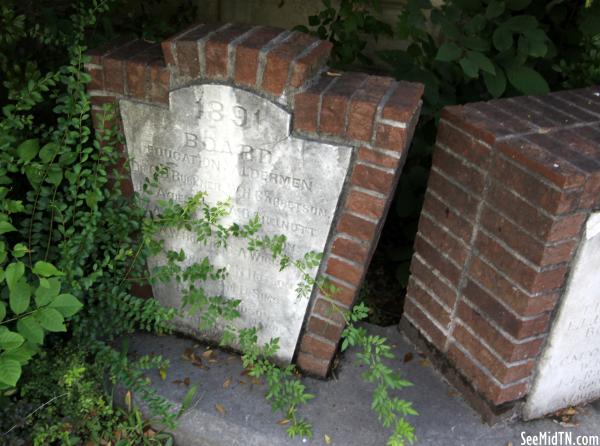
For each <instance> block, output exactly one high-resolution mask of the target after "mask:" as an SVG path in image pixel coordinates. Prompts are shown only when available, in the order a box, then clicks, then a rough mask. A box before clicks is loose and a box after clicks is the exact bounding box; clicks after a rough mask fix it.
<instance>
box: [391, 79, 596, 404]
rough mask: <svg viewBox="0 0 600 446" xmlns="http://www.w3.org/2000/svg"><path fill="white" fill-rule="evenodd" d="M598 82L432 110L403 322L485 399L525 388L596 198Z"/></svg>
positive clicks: (511, 396) (502, 398)
mask: <svg viewBox="0 0 600 446" xmlns="http://www.w3.org/2000/svg"><path fill="white" fill-rule="evenodd" d="M599 91H600V89H598V88H589V89H583V90H575V91H567V92H558V93H552V94H550V95H547V96H540V97H520V98H514V99H503V100H495V101H490V102H486V103H474V104H468V105H465V106H455V107H447V108H446V109H445V110H444V111H443V113H442V118H441V121H440V126H439V132H438V137H437V144H436V148H435V153H434V160H433V169H432V171H431V176H430V178H429V183H428V188H427V192H426V197H425V203H424V207H423V212H422V215H421V218H420V222H419V232H418V235H417V239H416V243H415V255H414V258H413V260H412V263H411V273H412V274H411V278H410V283H409V287H408V292H407V298H406V304H405V309H404V316H403V320H402V323H401V325H402V326H403V327H404V328H405V331H406V332H407V333H408V334H409V335H411V336H412V337H413V338H414V339H418V338H419V337H421V338H422V337H424V338H425V339H426V341H427V343H428V344H429V348H430V351H431V352H433V353H441V355H443V356H444V357H445V358H447V360H448V361H449V362H450V363H451V365H452V366H453V367H454V369H455V370H456V371H458V373H459V375H460V376H461V377H462V378H463V380H465V379H466V381H467V382H468V383H469V386H470V387H471V388H472V389H474V390H475V392H476V394H477V397H478V398H482V399H483V400H484V401H485V402H486V403H487V405H488V407H491V408H492V409H494V410H496V409H498V408H500V407H501V406H502V405H503V404H505V403H510V402H514V401H515V400H518V399H520V398H522V397H523V396H524V395H526V394H527V392H528V390H529V386H530V381H531V377H532V372H533V371H534V367H535V366H536V361H537V358H538V355H539V354H540V352H541V349H542V347H543V345H544V342H545V340H546V336H547V333H548V330H549V327H550V324H551V321H552V317H553V310H554V309H555V307H556V304H557V301H558V299H559V298H560V296H561V293H562V291H563V286H564V284H565V282H566V278H567V275H568V272H569V266H570V263H571V261H572V259H573V256H574V253H575V250H576V249H577V246H578V243H579V241H580V238H581V232H582V228H583V224H584V223H585V221H586V219H587V217H588V215H589V214H590V213H591V212H592V211H593V210H597V209H599V208H600V97H599V96H600V93H599ZM417 332H418V333H419V335H417V334H416V333H417Z"/></svg>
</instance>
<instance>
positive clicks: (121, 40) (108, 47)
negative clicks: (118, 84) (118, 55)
mask: <svg viewBox="0 0 600 446" xmlns="http://www.w3.org/2000/svg"><path fill="white" fill-rule="evenodd" d="M129 42H131V38H130V37H126V36H125V37H118V38H117V39H114V40H112V41H110V42H107V43H105V44H104V45H101V46H99V47H97V48H93V49H91V50H88V51H87V52H86V53H85V55H86V56H88V57H89V58H90V60H89V63H91V64H94V65H102V58H103V57H104V56H106V55H107V54H109V53H111V52H113V51H115V50H116V49H117V48H119V47H121V46H123V45H125V44H128V43H129Z"/></svg>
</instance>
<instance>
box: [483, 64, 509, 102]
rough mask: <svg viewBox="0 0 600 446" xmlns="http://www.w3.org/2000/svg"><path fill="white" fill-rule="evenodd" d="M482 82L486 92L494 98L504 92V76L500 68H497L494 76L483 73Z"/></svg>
mask: <svg viewBox="0 0 600 446" xmlns="http://www.w3.org/2000/svg"><path fill="white" fill-rule="evenodd" d="M483 80H484V82H485V86H486V88H487V90H488V91H489V93H490V94H491V95H492V96H493V97H495V98H499V97H500V96H502V94H503V93H504V91H505V90H506V76H505V75H504V71H503V70H502V69H501V68H497V69H496V73H495V74H491V73H485V72H484V73H483Z"/></svg>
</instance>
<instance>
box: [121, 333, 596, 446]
mask: <svg viewBox="0 0 600 446" xmlns="http://www.w3.org/2000/svg"><path fill="white" fill-rule="evenodd" d="M367 328H368V329H369V331H371V332H374V333H377V334H381V335H384V336H386V337H388V339H389V340H390V343H391V344H393V345H394V346H395V347H394V352H395V354H396V355H397V357H398V358H400V359H399V361H398V367H400V368H401V369H402V371H403V375H404V377H405V378H407V379H409V380H410V381H412V382H413V383H414V384H415V385H414V386H413V387H411V388H409V389H406V390H404V391H403V392H401V394H400V396H402V397H403V398H405V399H407V400H410V401H412V402H413V404H414V406H415V408H416V410H417V411H418V412H419V413H420V416H418V417H411V419H410V421H411V422H412V423H413V424H414V426H415V428H416V432H417V437H418V441H417V443H416V444H417V445H427V446H439V445H441V444H443V445H445V446H454V445H456V446H458V445H464V446H481V445H499V446H506V445H507V444H509V442H512V443H513V444H514V445H517V444H521V432H522V431H524V432H527V433H529V434H537V433H539V432H556V431H566V430H568V431H572V432H573V435H574V436H575V435H582V434H588V435H589V434H593V435H598V434H600V410H598V409H597V408H595V407H593V406H587V407H585V408H583V409H582V411H581V414H580V415H578V417H577V418H578V419H577V421H578V422H579V425H578V426H577V427H575V428H567V427H563V426H561V425H559V424H557V423H554V422H552V421H551V420H549V419H542V420H538V421H534V422H528V423H524V422H510V421H508V420H504V421H502V422H500V423H498V424H496V425H495V426H493V427H489V426H488V425H486V424H485V423H483V422H482V421H481V418H480V416H479V415H478V414H477V413H476V412H474V411H473V410H472V409H471V408H470V407H469V405H468V404H467V403H466V402H465V401H464V400H463V399H462V398H461V397H460V396H459V395H458V392H456V391H455V390H454V389H453V388H452V387H451V386H450V385H448V384H447V383H446V382H445V381H444V380H443V379H442V378H441V376H440V375H438V374H437V372H436V371H435V370H434V369H433V368H432V367H431V365H430V364H431V363H430V362H429V361H428V360H426V359H424V358H422V357H421V356H420V355H419V353H418V352H417V351H416V350H415V348H414V347H413V346H412V345H411V344H409V343H408V342H407V341H406V340H405V339H404V338H403V337H402V335H401V334H400V333H399V332H398V331H397V328H396V327H388V328H381V327H375V326H370V325H368V326H367ZM194 346H195V347H194ZM188 348H194V351H195V352H196V355H197V356H199V357H201V358H202V362H203V364H205V365H206V367H207V368H206V369H205V368H199V367H197V366H195V365H193V364H192V363H191V362H190V361H189V360H186V359H184V358H183V355H184V353H185V350H186V349H188ZM130 351H131V354H132V355H140V354H149V353H150V354H151V353H154V354H162V355H164V356H165V357H167V358H169V359H170V360H171V367H170V369H169V370H168V374H167V379H166V380H164V381H163V380H161V379H160V377H159V376H158V373H156V372H151V373H149V375H148V376H149V378H150V379H151V380H152V382H153V385H154V386H155V388H156V389H157V391H158V392H159V393H160V394H161V395H163V396H165V397H166V398H168V399H169V400H170V401H172V402H173V403H174V404H176V405H179V404H180V403H181V401H182V399H183V397H184V396H185V394H186V392H187V389H188V387H187V386H186V385H185V384H184V383H183V381H184V380H185V379H186V378H189V381H190V384H198V394H197V397H196V399H195V401H194V403H193V405H192V407H191V409H190V410H189V411H188V412H187V413H186V414H185V415H184V416H183V417H182V419H181V420H180V425H179V428H178V429H177V431H176V432H175V433H174V434H175V441H176V444H177V445H178V446H238V445H239V446H242V445H243V446H267V445H268V446H284V445H296V444H298V445H300V444H309V445H310V444H312V445H325V444H326V443H325V440H324V435H328V436H329V437H330V438H331V440H332V444H333V445H343V446H384V445H385V444H386V441H387V437H388V434H389V432H388V431H387V430H386V429H384V428H383V427H382V426H381V425H380V424H379V423H378V421H377V418H376V416H375V415H374V413H373V412H371V409H370V405H371V391H372V386H371V385H369V384H367V383H365V382H364V381H362V379H361V377H360V375H361V373H362V372H363V370H364V369H362V368H360V367H358V366H357V365H355V364H354V363H353V361H352V354H348V355H345V356H344V357H343V358H342V359H341V362H340V367H339V368H338V370H337V373H336V378H335V379H331V380H329V381H321V380H317V379H312V378H303V379H304V382H305V384H306V385H307V387H308V389H309V391H310V392H311V393H313V394H314V395H315V398H314V399H313V400H312V401H311V402H309V403H308V404H307V405H306V406H305V407H304V408H302V410H301V415H303V416H304V417H306V418H307V419H308V421H310V422H311V423H312V424H313V429H314V434H315V435H314V437H313V438H312V439H302V438H295V439H290V438H288V437H287V434H286V431H285V426H281V425H278V424H277V422H278V421H280V420H281V419H282V416H281V415H280V414H278V413H273V412H272V411H271V408H270V405H269V404H268V402H267V401H266V400H265V399H264V394H265V392H266V385H264V384H259V383H253V382H252V380H251V378H250V377H248V376H245V375H243V374H242V373H243V368H242V365H241V361H240V360H239V358H238V357H237V356H236V355H234V354H229V353H225V352H221V351H215V354H214V357H213V358H212V359H213V361H215V362H210V361H209V359H207V358H204V357H202V353H203V352H205V351H206V347H205V346H203V345H200V344H199V343H198V342H197V341H194V340H190V339H186V338H181V337H176V336H160V337H157V336H151V335H146V334H138V335H134V336H132V338H131V343H130ZM409 352H410V353H412V355H413V359H412V360H410V361H408V362H406V363H403V362H402V358H404V357H405V355H406V354H407V353H409ZM227 379H230V380H231V384H230V386H229V387H227V388H223V383H224V382H225V381H226V380H227ZM178 380H179V381H181V383H179V384H178V383H177V382H178ZM173 381H176V383H174V382H173ZM241 382H244V384H242V383H241ZM116 401H117V403H122V401H123V392H122V391H120V392H118V393H117V396H116ZM216 404H220V405H221V406H222V407H223V408H224V410H225V414H224V415H221V414H220V413H219V412H218V411H217V409H216V408H215V405H216Z"/></svg>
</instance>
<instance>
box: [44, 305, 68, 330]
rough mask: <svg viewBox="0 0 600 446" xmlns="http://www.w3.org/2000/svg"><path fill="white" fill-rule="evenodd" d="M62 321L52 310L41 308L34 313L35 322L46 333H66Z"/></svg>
mask: <svg viewBox="0 0 600 446" xmlns="http://www.w3.org/2000/svg"><path fill="white" fill-rule="evenodd" d="M64 319H65V318H64V317H63V315H62V314H60V313H59V312H58V310H56V309H54V308H42V309H40V310H39V311H38V312H37V313H36V320H37V321H38V322H39V323H40V325H41V326H42V327H44V328H45V329H46V330H48V331H53V332H55V331H67V328H66V327H65V324H64Z"/></svg>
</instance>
